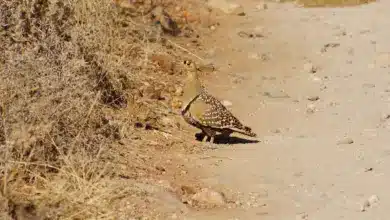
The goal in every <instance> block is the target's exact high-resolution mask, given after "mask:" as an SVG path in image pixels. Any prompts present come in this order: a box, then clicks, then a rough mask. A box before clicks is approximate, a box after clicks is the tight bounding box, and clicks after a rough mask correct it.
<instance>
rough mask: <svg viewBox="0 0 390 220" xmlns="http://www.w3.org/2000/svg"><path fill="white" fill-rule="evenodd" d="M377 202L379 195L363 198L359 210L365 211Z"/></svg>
mask: <svg viewBox="0 0 390 220" xmlns="http://www.w3.org/2000/svg"><path fill="white" fill-rule="evenodd" d="M378 202H379V197H378V196H377V195H372V196H370V198H368V199H367V200H365V201H364V202H363V204H362V205H361V207H360V211H362V212H365V211H367V209H368V208H370V207H372V206H374V205H375V204H377V203H378Z"/></svg>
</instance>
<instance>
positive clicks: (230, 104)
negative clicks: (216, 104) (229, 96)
mask: <svg viewBox="0 0 390 220" xmlns="http://www.w3.org/2000/svg"><path fill="white" fill-rule="evenodd" d="M222 105H224V106H225V107H230V106H232V105H233V103H232V102H230V101H229V100H223V101H222Z"/></svg>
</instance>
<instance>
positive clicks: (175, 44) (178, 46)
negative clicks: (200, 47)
mask: <svg viewBox="0 0 390 220" xmlns="http://www.w3.org/2000/svg"><path fill="white" fill-rule="evenodd" d="M166 40H167V41H168V42H169V43H171V44H172V45H173V46H175V47H177V48H179V49H181V50H183V51H185V52H187V53H189V54H190V55H192V56H194V57H196V58H198V59H199V60H201V61H205V60H204V59H203V58H201V57H200V56H198V55H196V54H194V53H192V52H191V51H189V50H188V49H186V48H184V47H182V46H180V45H179V44H177V43H175V42H173V41H171V40H169V39H166Z"/></svg>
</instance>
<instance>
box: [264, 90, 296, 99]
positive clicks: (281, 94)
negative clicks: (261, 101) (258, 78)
mask: <svg viewBox="0 0 390 220" xmlns="http://www.w3.org/2000/svg"><path fill="white" fill-rule="evenodd" d="M263 95H264V96H267V97H270V98H290V96H289V95H288V94H287V93H286V92H285V91H283V90H278V89H272V90H270V91H266V92H264V93H263Z"/></svg>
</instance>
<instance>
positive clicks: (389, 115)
mask: <svg viewBox="0 0 390 220" xmlns="http://www.w3.org/2000/svg"><path fill="white" fill-rule="evenodd" d="M389 118H390V114H388V113H386V114H384V115H382V117H381V120H382V121H386V120H388V119H389Z"/></svg>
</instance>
